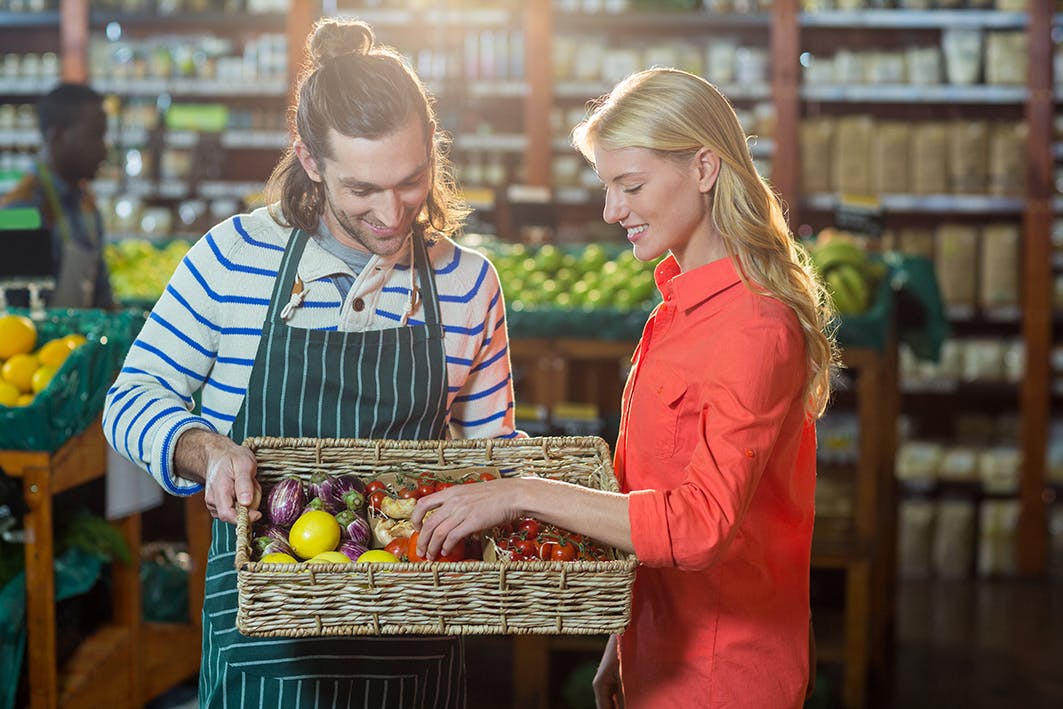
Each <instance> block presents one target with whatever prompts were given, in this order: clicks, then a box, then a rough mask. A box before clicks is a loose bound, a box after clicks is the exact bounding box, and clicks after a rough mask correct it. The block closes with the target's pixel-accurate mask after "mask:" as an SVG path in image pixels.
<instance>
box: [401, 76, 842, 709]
mask: <svg viewBox="0 0 1063 709" xmlns="http://www.w3.org/2000/svg"><path fill="white" fill-rule="evenodd" d="M573 137H574V142H575V144H576V146H577V148H578V149H579V150H580V152H581V153H582V154H583V155H584V157H586V158H587V160H588V161H589V162H590V163H591V164H592V165H593V166H594V168H595V170H596V171H597V173H598V175H599V177H600V178H601V180H602V182H603V183H604V186H605V210H604V214H603V216H604V219H605V221H606V222H607V223H610V224H619V225H621V226H622V227H623V228H624V229H625V231H626V236H627V239H628V241H629V242H630V243H631V246H632V249H633V250H634V254H635V256H636V257H637V258H638V259H640V260H642V261H653V260H655V259H657V258H659V257H661V256H663V255H666V254H667V256H666V258H664V260H663V261H661V263H660V264H658V266H657V267H656V270H655V274H654V275H655V278H656V281H657V286H658V288H659V289H660V291H661V294H662V296H663V302H662V303H661V304H660V305H659V306H658V307H657V308H656V309H655V310H654V312H653V313H652V314H651V315H650V318H649V321H648V322H647V324H646V327H645V329H644V331H643V335H642V338H641V339H640V341H639V344H638V346H637V348H636V350H635V354H634V357H633V360H632V369H631V372H630V375H629V377H628V380H627V384H626V386H625V389H624V394H623V401H622V406H621V412H622V414H621V415H622V420H621V423H620V433H619V437H618V439H617V443H616V452H615V466H614V467H615V471H616V474H617V477H618V480H619V482H620V488H621V491H620V492H618V493H612V492H606V491H602V490H594V489H591V488H588V487H583V486H579V485H574V484H569V483H564V482H560V481H555V480H549V479H545V478H504V479H500V480H495V481H489V482H486V483H484V484H481V485H461V486H455V487H453V488H449V489H447V490H443V491H441V492H437V493H435V494H433V495H429V496H426V497H422V498H421V499H419V500H418V502H417V507H416V511H415V513H414V517H413V520H414V524H415V526H417V527H419V528H420V530H421V532H420V539H419V541H418V547H419V552H420V553H422V554H423V555H426V556H427V557H428V558H429V559H433V558H436V557H437V556H438V555H439V554H440V553H441V552H443V553H445V552H447V551H449V550H450V549H452V548H453V547H454V546H455V545H457V544H460V543H461V540H462V539H463V538H464V537H466V536H468V535H470V534H473V533H476V532H477V531H479V530H483V529H488V528H491V527H493V526H495V525H498V524H502V523H505V522H508V521H510V520H513V519H516V518H518V517H520V516H531V517H534V518H536V519H539V520H542V521H545V522H547V523H550V524H554V525H557V526H559V527H562V528H564V529H567V530H569V531H572V532H577V533H581V534H585V535H588V536H590V537H593V538H595V539H597V540H599V541H601V542H604V543H606V544H608V545H611V546H613V547H614V548H617V549H621V550H624V551H627V552H634V553H635V554H636V555H637V556H638V559H639V561H640V562H641V563H640V565H639V567H638V569H637V572H636V578H635V583H634V588H633V593H632V617H631V623H630V625H629V626H628V628H627V629H626V631H625V632H624V633H623V634H622V635H620V636H614V637H613V638H612V639H611V640H610V641H609V643H608V645H607V647H606V650H605V654H604V656H603V659H602V662H601V665H600V667H599V670H598V674H597V676H596V678H595V681H594V686H595V695H596V698H597V702H598V706H599V707H612V706H614V705H615V704H619V705H624V704H626V705H627V706H631V707H639V708H640V709H642V708H643V707H660V708H661V709H672V708H674V707H736V706H740V707H757V708H763V709H782V708H784V707H785V708H790V709H793V708H796V707H800V706H801V705H802V704H803V702H804V700H805V697H806V694H807V693H808V691H809V689H810V686H811V682H812V677H813V675H814V666H815V660H814V648H813V645H812V633H811V627H810V623H809V575H810V559H811V546H812V526H813V517H814V494H815V481H816V429H815V421H816V419H817V418H819V417H820V416H821V415H822V413H823V411H824V408H825V407H826V404H827V400H828V397H829V394H830V369H831V366H832V363H833V362H834V361H835V357H836V354H835V347H834V344H833V341H832V338H831V337H830V335H829V334H828V331H827V328H828V324H829V322H830V320H831V318H832V314H833V313H832V310H831V306H830V305H829V302H830V301H829V299H828V297H827V294H826V292H825V290H824V288H823V286H822V285H821V283H820V281H819V280H818V278H817V276H816V275H815V273H814V271H813V270H812V267H811V264H810V262H809V259H808V257H807V255H806V254H805V252H804V251H803V250H802V249H801V247H800V246H799V245H798V244H797V243H796V242H795V241H794V239H793V237H792V235H791V234H790V232H789V229H788V227H787V225H786V220H785V218H784V216H783V211H782V207H781V205H780V203H779V200H778V198H777V197H776V196H775V194H774V193H773V191H772V189H771V187H770V186H769V185H768V184H767V183H766V182H765V181H764V180H763V179H762V178H761V177H760V175H759V174H757V171H756V169H755V167H754V165H753V161H752V158H751V156H750V153H749V148H748V146H747V143H746V136H745V134H744V132H743V131H742V128H741V125H740V124H739V122H738V118H737V116H736V115H735V112H734V110H733V109H732V107H731V105H730V103H729V102H728V101H727V99H726V98H725V97H724V96H723V95H722V94H721V93H720V92H719V91H718V90H717V89H716V88H715V87H714V86H712V85H711V84H710V83H708V82H707V81H705V80H704V79H702V78H700V77H697V76H695V75H693V74H689V73H686V72H682V71H678V70H675V69H652V70H648V71H644V72H640V73H637V74H634V75H632V76H630V77H628V78H627V79H625V80H624V81H622V82H621V83H620V84H618V85H617V86H616V87H615V88H614V89H613V91H612V92H611V93H610V94H609V95H608V96H607V97H606V98H605V99H604V100H601V101H599V102H598V103H597V105H596V107H595V108H594V109H593V111H592V113H591V114H590V115H589V117H588V118H587V119H586V120H585V121H583V122H582V123H581V124H580V125H578V126H577V127H576V128H575V130H574V132H573ZM429 512H431V515H430V516H426V515H427V514H428V513H429Z"/></svg>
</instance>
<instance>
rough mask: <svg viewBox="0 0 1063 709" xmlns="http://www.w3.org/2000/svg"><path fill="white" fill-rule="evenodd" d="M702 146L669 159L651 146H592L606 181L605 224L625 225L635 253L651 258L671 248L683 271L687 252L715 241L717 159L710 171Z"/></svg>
mask: <svg viewBox="0 0 1063 709" xmlns="http://www.w3.org/2000/svg"><path fill="white" fill-rule="evenodd" d="M705 154H707V155H709V156H711V157H712V158H713V159H714V158H715V156H713V155H712V153H708V152H707V151H704V150H703V151H700V152H699V153H698V154H697V155H696V156H693V157H691V158H690V159H689V160H686V161H682V162H680V161H676V160H672V159H668V158H665V157H663V156H661V155H660V154H658V153H656V152H654V151H652V150H650V149H648V148H619V149H616V150H607V149H604V148H601V147H595V149H594V163H595V167H596V169H597V171H598V176H599V177H600V178H601V180H602V182H603V183H604V185H605V210H604V211H603V212H602V217H603V218H604V219H605V221H606V223H609V224H614V223H616V224H620V225H621V226H622V227H624V228H625V229H626V230H627V239H628V241H629V242H631V246H632V249H633V250H634V253H635V257H636V258H638V259H639V260H640V261H652V260H654V259H656V258H659V257H660V256H661V255H663V254H664V253H665V252H666V251H671V252H672V254H674V255H675V257H676V259H677V260H678V261H679V265H680V267H681V268H683V269H684V270H687V269H688V268H690V267H693V264H688V263H685V261H686V260H687V254H688V253H695V252H696V253H700V252H702V250H703V249H704V248H706V247H707V246H708V245H709V242H710V241H711V240H712V238H713V237H712V234H713V230H712V224H711V214H710V208H709V204H710V202H709V197H708V194H707V193H708V192H709V190H711V188H712V185H713V184H715V180H716V174H717V172H718V169H719V161H718V160H716V161H715V163H714V165H709V169H710V171H711V174H706V170H705V166H704V164H703V163H704V157H703V155H705Z"/></svg>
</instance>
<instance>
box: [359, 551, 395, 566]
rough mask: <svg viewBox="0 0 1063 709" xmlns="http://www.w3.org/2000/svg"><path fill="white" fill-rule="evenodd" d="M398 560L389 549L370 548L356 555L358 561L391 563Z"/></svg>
mask: <svg viewBox="0 0 1063 709" xmlns="http://www.w3.org/2000/svg"><path fill="white" fill-rule="evenodd" d="M398 560H399V557H397V556H395V555H394V554H392V553H391V552H390V551H384V550H383V549H370V550H369V551H367V552H364V553H363V554H362V555H361V556H359V557H358V563H359V564H362V563H366V562H368V563H389V562H390V563H393V562H396V561H398Z"/></svg>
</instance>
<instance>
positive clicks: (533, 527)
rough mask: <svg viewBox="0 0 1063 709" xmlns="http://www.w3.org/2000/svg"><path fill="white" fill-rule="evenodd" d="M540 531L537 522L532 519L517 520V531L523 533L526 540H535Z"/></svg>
mask: <svg viewBox="0 0 1063 709" xmlns="http://www.w3.org/2000/svg"><path fill="white" fill-rule="evenodd" d="M540 529H541V525H540V524H539V520H537V519H533V518H532V517H522V518H520V519H519V520H517V531H523V532H524V533H525V536H526V538H527V539H535V538H536V537H537V536H539V530H540Z"/></svg>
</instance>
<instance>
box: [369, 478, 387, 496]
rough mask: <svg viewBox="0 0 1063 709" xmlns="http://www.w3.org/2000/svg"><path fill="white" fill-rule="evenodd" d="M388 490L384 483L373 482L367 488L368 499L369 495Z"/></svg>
mask: <svg viewBox="0 0 1063 709" xmlns="http://www.w3.org/2000/svg"><path fill="white" fill-rule="evenodd" d="M386 489H387V485H385V484H384V483H382V482H381V481H379V480H374V481H373V482H371V483H369V484H368V485H366V486H365V494H366V497H368V496H369V495H371V494H373V493H374V492H376V491H377V490H386Z"/></svg>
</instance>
